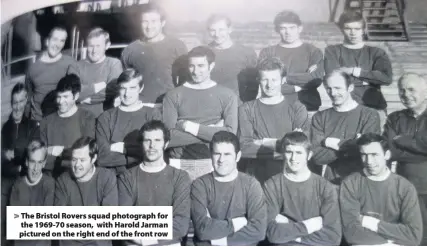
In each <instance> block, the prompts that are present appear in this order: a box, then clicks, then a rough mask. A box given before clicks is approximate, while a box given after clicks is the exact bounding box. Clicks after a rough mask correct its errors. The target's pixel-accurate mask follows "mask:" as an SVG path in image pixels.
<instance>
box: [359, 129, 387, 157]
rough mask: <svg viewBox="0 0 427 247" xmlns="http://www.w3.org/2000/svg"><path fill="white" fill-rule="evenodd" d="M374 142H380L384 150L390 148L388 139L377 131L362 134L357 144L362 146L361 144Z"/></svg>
mask: <svg viewBox="0 0 427 247" xmlns="http://www.w3.org/2000/svg"><path fill="white" fill-rule="evenodd" d="M373 142H378V143H379V144H380V145H381V147H382V148H383V151H384V152H385V151H387V150H389V148H388V142H387V140H386V139H385V138H384V137H383V136H382V135H378V134H375V133H366V134H363V135H361V136H360V137H359V139H357V141H356V145H357V146H358V147H361V146H365V145H368V144H371V143H373Z"/></svg>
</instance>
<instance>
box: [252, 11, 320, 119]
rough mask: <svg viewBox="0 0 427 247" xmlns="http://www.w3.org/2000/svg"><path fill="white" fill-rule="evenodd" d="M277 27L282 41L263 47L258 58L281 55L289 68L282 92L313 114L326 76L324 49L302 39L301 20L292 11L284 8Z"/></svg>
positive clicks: (277, 20)
mask: <svg viewBox="0 0 427 247" xmlns="http://www.w3.org/2000/svg"><path fill="white" fill-rule="evenodd" d="M274 28H275V31H276V32H277V33H278V34H279V35H280V42H279V44H277V45H274V46H270V47H267V48H264V49H262V50H261V52H260V54H259V58H258V61H262V60H263V59H265V58H267V57H278V58H280V60H282V62H283V64H284V65H285V70H286V72H287V75H286V80H285V82H286V83H285V84H283V85H282V93H283V95H285V96H287V97H288V98H290V99H292V100H296V99H299V100H300V102H301V103H303V104H304V105H305V106H306V108H307V111H309V112H310V118H311V116H312V115H313V114H314V113H315V112H316V111H317V110H319V107H320V105H321V103H322V102H321V100H320V95H319V92H318V91H317V88H318V87H319V86H320V85H321V84H322V78H323V76H324V68H323V67H324V65H323V54H322V51H321V50H320V49H319V48H317V47H315V46H313V45H311V44H308V43H304V42H302V41H301V38H300V35H301V32H302V30H303V26H302V22H301V20H300V18H299V16H298V15H297V14H295V13H294V12H292V11H288V10H285V11H282V12H280V13H279V14H277V15H276V16H275V18H274Z"/></svg>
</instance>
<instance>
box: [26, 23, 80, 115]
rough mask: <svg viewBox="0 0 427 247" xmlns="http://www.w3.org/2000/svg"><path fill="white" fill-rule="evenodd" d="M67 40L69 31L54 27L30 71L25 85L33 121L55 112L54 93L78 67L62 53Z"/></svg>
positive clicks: (70, 58)
mask: <svg viewBox="0 0 427 247" xmlns="http://www.w3.org/2000/svg"><path fill="white" fill-rule="evenodd" d="M66 39H67V31H66V30H65V29H64V28H62V27H54V28H53V29H52V30H51V31H50V33H49V35H48V37H47V38H46V40H45V50H44V51H43V52H42V53H41V55H40V56H39V57H38V58H37V60H36V62H35V63H33V64H31V66H30V67H29V69H28V72H27V75H26V79H25V80H26V82H25V83H26V87H27V90H28V97H29V99H30V101H29V103H30V105H31V119H33V120H36V121H38V122H40V121H41V120H42V118H43V117H45V116H47V115H49V114H50V113H52V112H55V110H56V105H55V97H54V95H53V92H52V91H54V90H55V88H56V85H57V84H58V82H59V80H60V79H61V78H62V77H64V76H65V75H66V74H67V71H68V70H70V68H71V67H75V66H76V61H75V60H74V59H73V58H72V57H70V56H67V55H64V54H62V53H61V51H62V49H63V48H64V45H65V41H66Z"/></svg>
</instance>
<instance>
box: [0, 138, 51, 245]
mask: <svg viewBox="0 0 427 247" xmlns="http://www.w3.org/2000/svg"><path fill="white" fill-rule="evenodd" d="M46 159H47V146H46V144H44V143H43V142H42V141H40V140H33V141H31V142H30V143H29V144H28V146H27V148H26V159H25V161H24V164H25V168H26V169H25V171H26V172H25V176H22V177H19V178H18V179H17V180H16V181H15V182H14V184H13V186H12V190H11V192H10V199H9V206H53V198H54V193H55V180H54V179H53V178H52V177H50V176H48V175H46V174H43V173H42V169H43V168H44V166H45V164H46ZM2 217H5V215H2ZM50 244H51V242H50V240H15V241H14V245H29V246H36V245H38V246H40V245H42V246H43V245H50Z"/></svg>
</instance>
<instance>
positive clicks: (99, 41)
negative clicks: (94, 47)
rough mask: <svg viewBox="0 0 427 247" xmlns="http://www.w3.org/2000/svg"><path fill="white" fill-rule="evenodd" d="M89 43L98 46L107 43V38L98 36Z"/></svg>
mask: <svg viewBox="0 0 427 247" xmlns="http://www.w3.org/2000/svg"><path fill="white" fill-rule="evenodd" d="M87 42H88V43H89V44H98V43H105V36H104V35H102V34H101V35H97V36H92V37H90V38H89V39H88V40H87Z"/></svg>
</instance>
